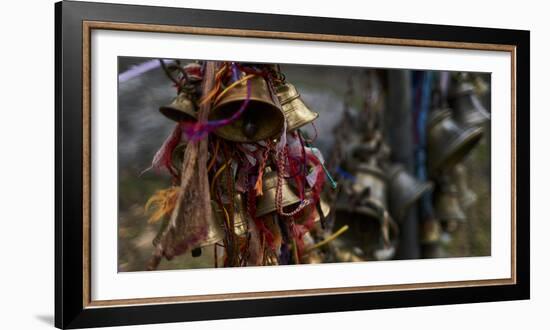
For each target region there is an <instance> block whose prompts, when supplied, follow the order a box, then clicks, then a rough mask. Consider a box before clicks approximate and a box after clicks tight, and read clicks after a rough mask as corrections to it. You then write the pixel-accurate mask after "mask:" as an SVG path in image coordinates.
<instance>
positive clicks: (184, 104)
mask: <svg viewBox="0 0 550 330" xmlns="http://www.w3.org/2000/svg"><path fill="white" fill-rule="evenodd" d="M159 111H160V113H162V114H163V115H165V116H166V117H168V118H169V119H172V120H173V121H177V122H180V121H196V120H197V111H196V107H195V104H194V103H193V101H192V100H191V99H190V98H189V96H188V95H187V94H186V93H180V94H178V96H176V97H175V98H174V99H173V100H172V102H171V103H170V104H168V105H165V106H163V107H160V108H159Z"/></svg>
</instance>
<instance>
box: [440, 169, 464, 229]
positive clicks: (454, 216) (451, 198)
mask: <svg viewBox="0 0 550 330" xmlns="http://www.w3.org/2000/svg"><path fill="white" fill-rule="evenodd" d="M434 204H435V214H436V216H437V218H438V219H439V220H440V221H441V222H442V225H443V227H444V229H446V230H447V231H449V232H452V231H454V230H455V229H456V227H457V226H458V224H459V223H463V222H465V221H466V214H464V211H463V210H462V207H461V205H460V199H459V195H458V190H457V188H456V185H455V184H454V183H452V182H451V181H450V180H449V178H448V177H444V178H443V181H442V182H441V184H440V185H439V189H438V190H437V191H436V194H435V203H434Z"/></svg>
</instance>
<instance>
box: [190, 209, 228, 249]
mask: <svg viewBox="0 0 550 330" xmlns="http://www.w3.org/2000/svg"><path fill="white" fill-rule="evenodd" d="M214 204H215V203H214V202H212V203H211V205H212V211H214ZM212 213H214V212H212ZM224 236H225V233H224V231H223V228H222V223H221V222H220V221H219V219H218V218H216V217H212V218H210V219H209V221H208V235H206V238H204V240H202V241H201V242H200V243H199V244H198V245H197V247H199V248H201V247H205V246H209V245H213V244H216V243H218V242H221V241H223V238H224Z"/></svg>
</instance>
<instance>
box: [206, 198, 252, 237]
mask: <svg viewBox="0 0 550 330" xmlns="http://www.w3.org/2000/svg"><path fill="white" fill-rule="evenodd" d="M233 211H234V212H233V232H234V233H235V235H237V236H244V235H246V233H248V221H247V220H248V215H247V214H246V211H245V210H244V204H243V196H242V195H241V194H236V195H235V203H234V209H233ZM225 212H226V211H224V210H223V209H220V207H219V206H218V204H217V203H215V202H212V214H213V216H214V217H216V221H218V222H219V223H224V222H225V217H226V215H225Z"/></svg>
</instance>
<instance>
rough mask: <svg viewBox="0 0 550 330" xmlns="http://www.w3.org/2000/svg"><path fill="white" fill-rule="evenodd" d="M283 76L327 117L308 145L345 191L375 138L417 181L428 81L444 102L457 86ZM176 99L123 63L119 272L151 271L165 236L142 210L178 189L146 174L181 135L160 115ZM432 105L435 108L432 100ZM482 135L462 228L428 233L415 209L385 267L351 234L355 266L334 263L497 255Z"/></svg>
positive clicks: (187, 260) (353, 74)
mask: <svg viewBox="0 0 550 330" xmlns="http://www.w3.org/2000/svg"><path fill="white" fill-rule="evenodd" d="M185 61H186V60H182V62H184V63H185ZM281 69H282V71H283V72H284V74H285V76H286V79H287V81H290V82H292V84H294V85H295V86H296V88H297V89H298V91H299V92H300V94H301V98H302V99H303V101H304V102H305V103H306V104H307V105H308V106H309V108H310V109H312V110H313V111H315V112H317V113H319V117H318V119H317V120H316V121H315V122H314V123H315V126H314V127H313V126H308V127H306V128H305V129H304V131H305V132H306V133H307V134H308V136H310V137H313V136H316V140H315V146H316V147H318V148H319V149H320V150H321V151H322V153H323V155H324V158H325V160H326V161H327V164H328V166H329V170H331V171H332V172H333V174H334V176H335V177H336V178H337V180H338V183H339V185H340V183H342V184H341V185H340V186H345V185H346V184H345V181H346V180H347V181H349V180H350V178H354V177H356V175H354V174H355V173H354V172H353V171H354V165H353V164H351V165H350V164H348V163H349V162H347V160H349V157H347V156H346V155H349V154H353V153H354V152H356V150H357V149H356V147H358V146H361V145H362V144H364V143H365V142H366V141H369V139H370V138H371V137H370V136H365V132H367V131H368V132H374V131H376V132H378V133H379V134H381V135H382V136H383V138H384V140H385V142H386V143H387V146H388V147H389V150H390V152H389V158H390V159H391V161H395V162H399V163H401V164H403V166H404V168H405V169H406V170H407V171H408V172H410V173H417V168H416V166H415V160H416V157H417V156H418V155H417V153H416V151H417V150H416V147H415V146H416V143H417V141H416V140H417V138H415V133H414V132H415V125H416V119H415V118H416V117H415V114H417V113H418V112H419V111H420V110H419V109H420V108H421V107H422V100H423V97H424V99H425V98H426V96H425V95H424V96H423V95H422V85H423V83H424V82H426V79H428V78H429V79H431V80H433V81H434V82H436V83H435V84H436V85H437V84H440V85H441V86H444V85H445V82H446V88H442V89H441V93H442V95H440V97H443V98H445V96H447V94H448V93H451V92H450V91H449V90H450V87H448V86H449V85H450V84H452V83H451V82H450V81H452V77H453V76H456V75H457V73H448V72H430V73H427V72H417V71H412V70H388V69H367V68H354V67H331V66H308V65H288V64H284V65H281ZM474 76H475V79H471V80H472V81H475V82H476V83H477V84H476V85H475V86H476V88H477V89H478V90H479V91H476V95H477V98H476V100H478V101H479V102H480V104H478V106H480V107H482V108H483V109H485V110H486V111H487V112H490V109H491V107H490V75H488V74H475V75H474ZM445 79H446V80H445ZM433 84H434V83H432V85H433ZM479 86H481V87H479ZM175 96H176V89H175V88H174V87H173V83H172V82H171V81H170V80H169V79H168V78H167V77H166V75H165V73H164V71H163V70H162V69H161V68H160V66H159V65H156V64H155V60H152V59H148V58H133V57H120V58H119V90H118V157H119V161H118V164H119V178H118V180H119V219H118V237H119V239H118V269H119V271H142V270H145V269H146V264H147V260H148V259H149V257H150V256H151V253H152V251H153V245H152V240H153V239H154V237H155V235H156V234H157V231H158V229H159V228H158V225H150V224H148V223H147V218H148V215H147V214H145V212H144V205H145V203H146V201H147V200H148V198H149V197H150V196H151V195H152V194H153V193H154V192H155V191H156V190H158V189H162V188H165V187H166V186H168V185H169V184H170V177H169V176H168V175H167V174H166V173H162V172H155V171H149V172H145V173H142V172H143V171H144V170H145V169H146V168H148V167H149V166H150V164H151V160H152V158H153V156H154V154H155V152H156V151H157V149H158V148H159V147H160V146H161V144H162V143H163V141H164V140H165V138H166V137H167V135H168V134H170V132H171V131H172V129H173V127H174V122H173V121H170V120H168V119H167V118H166V117H164V116H162V115H161V114H160V113H159V111H158V108H159V107H160V106H163V105H166V104H168V103H170V102H171V100H172V99H173V98H174V97H175ZM428 98H429V99H430V100H432V94H429V95H428ZM374 109H376V111H375V110H374ZM369 123H371V124H369ZM372 123H377V124H375V125H373V124H372ZM369 125H371V127H369ZM479 125H480V126H482V129H483V135H482V137H481V138H480V140H479V141H478V142H477V144H476V146H475V148H472V149H471V152H469V153H468V154H467V155H466V156H465V157H464V158H463V159H462V160H461V162H460V167H461V173H462V177H463V180H464V182H465V183H466V186H467V188H468V193H469V194H470V195H468V196H469V197H470V200H469V201H468V202H467V203H465V202H464V201H463V200H461V202H462V207H461V210H462V212H463V213H464V216H463V217H461V221H458V223H453V224H450V223H442V224H440V225H438V226H437V229H433V228H431V227H430V228H428V229H425V228H424V227H429V226H428V224H427V223H425V222H424V221H423V216H422V214H421V212H420V210H418V208H415V207H413V209H412V210H411V211H410V212H408V216H407V217H405V219H395V221H396V222H397V224H398V225H399V228H400V230H399V233H398V234H396V235H398V239H396V240H398V241H399V244H395V246H394V250H393V251H391V252H390V254H389V256H388V257H380V258H377V259H372V258H369V257H367V256H365V254H366V251H357V250H354V249H353V247H350V246H347V245H346V240H348V241H353V240H354V237H353V235H354V234H357V233H360V230H355V228H354V227H353V226H351V230H349V231H348V235H344V236H342V237H341V239H340V242H339V243H338V244H340V247H341V250H342V251H344V250H345V251H347V253H348V255H347V256H346V257H345V258H348V259H349V260H335V261H352V260H355V259H353V258H351V257H350V256H356V257H359V259H358V260H387V259H418V258H433V257H468V256H487V255H490V229H491V217H490V178H491V176H490V165H491V164H490V121H489V120H487V121H485V122H483V123H480V124H479ZM337 137H339V138H337ZM338 140H339V142H337V141H338ZM426 179H427V178H426ZM434 194H437V188H436V189H435V190H434ZM462 197H464V196H462ZM432 198H433V197H432ZM472 198H473V199H474V200H472ZM464 204H468V205H467V206H468V207H465V205H464ZM335 205H336V204H335ZM333 209H334V212H332V214H333V215H334V217H335V219H334V223H335V224H336V225H339V224H343V223H347V222H348V220H349V217H348V216H347V215H342V213H339V212H336V209H337V207H334V208H333ZM424 231H427V232H426V233H424ZM430 235H431V236H430ZM428 236H429V237H428ZM335 243H336V242H335ZM375 250H376V249H375ZM375 252H376V251H375ZM212 258H213V256H212V251H210V250H205V251H204V252H203V254H202V256H201V257H198V258H193V257H192V256H191V255H190V254H189V255H183V256H179V257H177V258H175V259H173V260H171V261H166V262H163V263H161V265H160V267H159V269H161V270H162V269H188V268H189V269H190V268H202V267H212Z"/></svg>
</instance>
